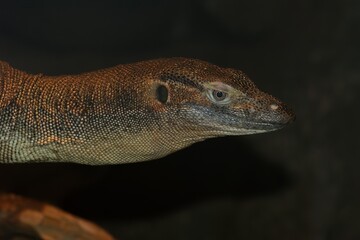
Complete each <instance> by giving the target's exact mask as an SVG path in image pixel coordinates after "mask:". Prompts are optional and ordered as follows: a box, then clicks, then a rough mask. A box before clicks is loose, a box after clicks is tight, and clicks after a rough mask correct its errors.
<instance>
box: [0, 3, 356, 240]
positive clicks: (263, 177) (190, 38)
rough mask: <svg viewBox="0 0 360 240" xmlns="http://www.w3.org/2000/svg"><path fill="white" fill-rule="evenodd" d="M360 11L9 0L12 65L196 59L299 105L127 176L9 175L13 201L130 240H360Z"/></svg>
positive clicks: (8, 169)
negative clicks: (290, 115) (291, 114)
mask: <svg viewBox="0 0 360 240" xmlns="http://www.w3.org/2000/svg"><path fill="white" fill-rule="evenodd" d="M359 12H360V1H355V0H344V1H335V0H328V1H320V0H303V1H286V0H273V1H266V0H252V1H249V0H248V1H239V0H191V1H190V0H181V1H180V0H178V1H165V0H151V1H145V0H122V1H115V0H113V1H85V0H81V1H76V2H75V1H70V0H62V1H40V0H37V1H25V0H23V1H6V2H5V1H4V2H3V3H2V4H1V8H0V59H1V60H3V61H7V62H9V63H10V64H11V65H13V66H14V67H16V68H19V69H22V70H26V71H28V72H31V73H39V72H42V73H46V74H51V75H59V74H75V73H80V72H84V71H90V70H96V69H99V68H103V67H110V66H114V65H117V64H120V63H130V62H135V61H139V60H145V59H152V58H158V57H171V56H183V57H191V58H199V59H203V60H207V61H209V62H212V63H214V64H217V65H220V66H226V67H233V68H237V69H241V70H243V71H245V72H246V73H247V74H248V75H249V76H250V77H251V78H252V79H253V80H254V82H256V84H257V85H258V86H259V88H260V89H262V90H264V91H266V92H269V93H271V94H272V95H274V96H276V97H278V98H280V99H281V100H283V101H284V102H286V103H287V104H289V105H290V106H292V107H293V108H294V110H295V112H296V114H297V120H296V122H295V123H293V124H292V125H291V126H289V127H287V128H285V129H283V130H281V131H278V132H273V133H269V134H260V135H253V136H242V137H228V138H221V139H214V140H209V141H205V142H202V143H199V144H195V145H193V146H192V147H190V148H188V149H186V150H183V151H180V152H177V153H175V154H172V155H170V156H168V157H166V158H163V159H160V160H155V161H150V162H144V163H138V164H127V165H118V166H101V167H90V166H82V165H75V164H31V165H30V164H26V165H1V166H0V191H7V192H13V193H18V194H21V195H24V196H28V197H32V198H35V199H38V200H42V201H47V202H51V203H53V204H56V205H57V206H60V207H62V208H63V209H65V210H67V211H69V212H72V213H74V214H77V215H79V216H81V217H84V218H87V219H90V220H92V221H94V222H96V223H98V224H100V225H101V226H103V227H104V228H105V229H107V230H108V231H109V232H111V233H112V234H113V235H115V236H116V237H119V238H120V239H124V240H125V239H126V240H133V239H136V240H141V239H149V240H150V239H171V240H183V239H187V240H191V239H207V240H215V239H216V240H217V239H221V240H232V239H247V240H252V239H256V240H257V239H277V240H281V239H293V240H296V239H299V240H300V239H301V240H302V239H314V240H315V239H316V240H321V239H343V240H344V239H360V174H359V171H360V161H359V160H360V154H359V148H360V141H359V134H360V131H359V130H360V127H359V124H358V122H359V117H360V108H359V103H360V95H359V90H360V88H359V87H360V44H359V43H360V24H359V23H360V14H359Z"/></svg>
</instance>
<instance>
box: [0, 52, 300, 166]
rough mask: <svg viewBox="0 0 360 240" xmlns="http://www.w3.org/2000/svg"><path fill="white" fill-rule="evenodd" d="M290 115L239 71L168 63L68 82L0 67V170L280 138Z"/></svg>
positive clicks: (147, 63) (73, 77)
mask: <svg viewBox="0 0 360 240" xmlns="http://www.w3.org/2000/svg"><path fill="white" fill-rule="evenodd" d="M293 119H294V114H293V113H292V112H291V111H290V110H289V109H288V108H287V107H286V106H285V105H284V104H283V103H281V102H280V101H279V100H277V99H275V98H274V97H272V96H270V95H268V94H266V93H263V92H261V91H260V90H259V89H258V88H257V87H256V86H255V85H254V83H253V82H252V81H251V80H250V79H249V78H248V77H247V76H246V75H245V74H244V73H243V72H241V71H238V70H233V69H229V68H221V67H218V66H215V65H212V64H209V63H207V62H204V61H200V60H194V59H186V58H170V59H158V60H150V61H144V62H138V63H134V64H126V65H118V66H115V67H112V68H108V69H103V70H98V71H94V72H90V73H84V74H80V75H69V76H44V75H41V74H37V75H32V74H27V73H24V72H22V71H19V70H16V69H14V68H12V67H11V66H10V65H8V64H7V63H5V62H0V124H1V125H0V162H3V163H22V162H31V161H35V162H42V161H49V162H75V163H82V164H92V165H98V164H117V163H127V162H137V161H145V160H150V159H156V158H160V157H163V156H166V155H168V154H170V153H172V152H174V151H177V150H180V149H182V148H184V147H186V146H189V145H191V144H193V143H195V142H199V141H202V140H204V139H207V138H212V137H219V136H227V135H243V134H253V133H259V132H267V131H273V130H276V129H279V128H281V127H283V126H285V125H286V124H288V123H289V122H291V121H292V120H293Z"/></svg>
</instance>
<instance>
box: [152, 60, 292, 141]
mask: <svg viewBox="0 0 360 240" xmlns="http://www.w3.org/2000/svg"><path fill="white" fill-rule="evenodd" d="M162 66H163V70H162V71H160V73H159V75H158V76H157V77H156V79H157V80H156V81H155V88H154V91H153V92H154V96H155V98H156V100H157V102H158V105H159V106H158V107H159V108H166V109H167V110H168V111H166V112H167V113H168V114H171V117H170V118H168V119H176V122H172V124H173V125H177V126H176V127H177V129H184V130H186V131H188V132H194V133H196V134H197V135H199V136H202V137H205V138H206V137H215V136H225V135H245V134H254V133H261V132H268V131H274V130H277V129H280V128H282V127H284V126H286V125H287V124H288V123H290V122H292V121H293V120H294V118H295V115H294V113H293V112H292V111H291V110H290V109H289V108H288V107H287V106H286V105H285V104H283V103H282V102H280V101H279V100H277V99H276V98H274V97H272V96H271V95H269V94H266V93H264V92H262V91H260V90H259V89H258V88H257V87H256V86H255V84H254V83H253V82H252V81H251V80H250V79H249V78H248V77H247V76H246V75H245V74H244V73H243V72H242V71H239V70H234V69H229V68H221V67H218V66H215V65H212V64H209V63H207V62H204V61H200V60H193V59H185V58H174V59H166V61H165V63H163V65H162ZM174 116H176V117H175V118H174ZM189 130H191V131H189Z"/></svg>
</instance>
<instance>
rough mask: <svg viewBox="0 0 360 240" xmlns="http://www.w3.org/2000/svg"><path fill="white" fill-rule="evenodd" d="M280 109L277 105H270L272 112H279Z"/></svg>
mask: <svg viewBox="0 0 360 240" xmlns="http://www.w3.org/2000/svg"><path fill="white" fill-rule="evenodd" d="M278 108H279V105H276V104H271V105H270V109H271V110H277V109H278Z"/></svg>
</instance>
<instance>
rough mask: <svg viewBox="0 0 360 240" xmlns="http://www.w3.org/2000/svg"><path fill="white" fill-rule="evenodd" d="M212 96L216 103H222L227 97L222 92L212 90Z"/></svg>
mask: <svg viewBox="0 0 360 240" xmlns="http://www.w3.org/2000/svg"><path fill="white" fill-rule="evenodd" d="M212 95H213V97H214V99H215V100H216V101H223V100H224V99H225V98H226V97H227V93H226V92H222V91H219V90H212Z"/></svg>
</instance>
